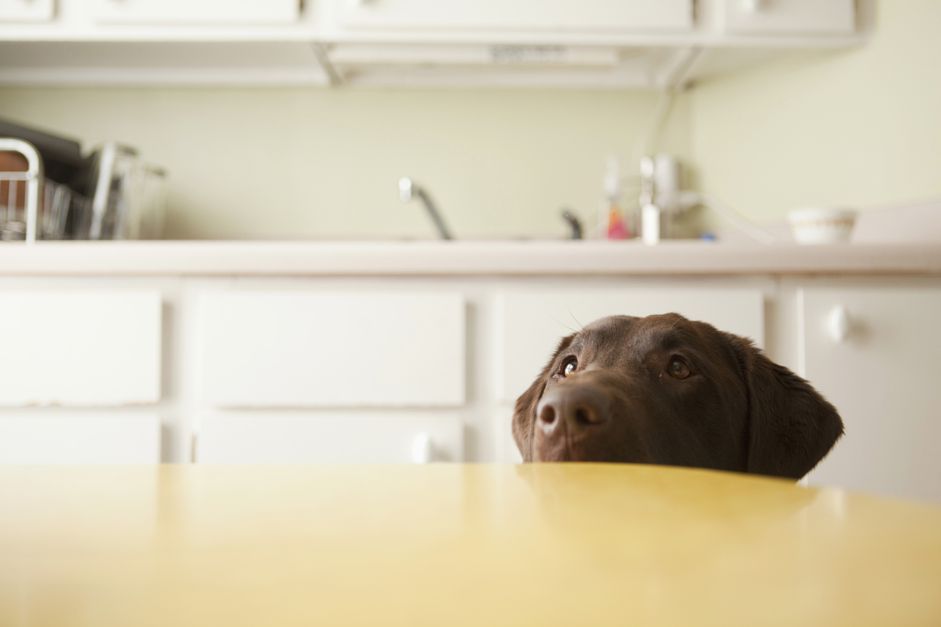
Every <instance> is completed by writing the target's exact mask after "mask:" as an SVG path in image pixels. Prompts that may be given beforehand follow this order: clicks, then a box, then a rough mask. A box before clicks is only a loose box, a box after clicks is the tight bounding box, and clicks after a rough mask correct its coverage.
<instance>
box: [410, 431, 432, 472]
mask: <svg viewBox="0 0 941 627" xmlns="http://www.w3.org/2000/svg"><path fill="white" fill-rule="evenodd" d="M430 461H431V436H430V435H429V434H427V433H424V432H422V433H419V434H418V435H416V436H415V439H414V440H412V463H415V464H427V463H428V462H430Z"/></svg>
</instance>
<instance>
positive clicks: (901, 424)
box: [801, 284, 941, 501]
mask: <svg viewBox="0 0 941 627" xmlns="http://www.w3.org/2000/svg"><path fill="white" fill-rule="evenodd" d="M801 298H802V305H801V316H802V321H801V322H802V327H803V333H802V340H801V344H802V349H803V352H804V357H803V362H804V367H803V370H804V375H805V376H806V377H807V378H808V379H809V380H810V381H811V383H813V385H814V386H815V387H816V388H817V389H818V390H820V391H821V393H823V395H824V396H826V397H827V399H828V400H830V402H832V403H833V404H834V405H835V406H836V407H837V408H838V409H839V411H840V414H841V415H842V417H843V421H844V423H845V425H846V435H845V436H844V437H843V438H842V439H841V440H840V441H839V442H837V444H836V446H835V447H834V449H833V451H831V453H830V455H829V456H827V458H826V459H824V461H823V462H822V463H821V464H820V466H819V467H818V468H816V469H815V470H814V471H813V473H812V474H811V475H810V477H809V480H810V483H813V484H820V485H837V486H841V487H847V488H853V489H859V490H866V491H872V492H877V493H882V494H887V495H893V496H904V497H916V498H927V499H933V500H936V501H941V455H939V453H938V443H939V442H941V385H938V384H937V373H936V371H937V366H938V358H939V356H941V330H939V326H938V321H939V320H941V286H939V285H937V284H934V285H931V286H912V287H837V288H831V287H822V286H821V287H808V288H806V289H804V290H803V292H802V294H801Z"/></svg>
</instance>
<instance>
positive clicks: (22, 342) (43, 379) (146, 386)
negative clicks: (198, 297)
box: [0, 290, 161, 406]
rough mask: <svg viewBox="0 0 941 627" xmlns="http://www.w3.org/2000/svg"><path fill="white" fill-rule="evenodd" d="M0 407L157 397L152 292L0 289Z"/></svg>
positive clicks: (157, 328)
mask: <svg viewBox="0 0 941 627" xmlns="http://www.w3.org/2000/svg"><path fill="white" fill-rule="evenodd" d="M0 328H2V329H3V330H4V335H3V343H2V345H0V382H2V384H0V405H7V406H25V405H73V406H74V405H84V406H88V405H97V406H104V405H129V404H140V403H154V402H156V401H158V400H159V398H160V344H161V297H160V294H159V293H158V292H98V291H66V290H62V291H54V292H50V291H22V292H6V293H3V294H0Z"/></svg>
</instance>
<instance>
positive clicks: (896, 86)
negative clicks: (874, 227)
mask: <svg viewBox="0 0 941 627" xmlns="http://www.w3.org/2000/svg"><path fill="white" fill-rule="evenodd" d="M876 19H877V23H876V30H875V34H874V37H873V38H872V40H871V41H870V42H869V43H868V44H867V45H865V46H864V47H861V48H859V49H854V50H851V51H840V52H836V53H826V54H820V55H814V56H813V57H810V58H806V57H802V58H801V59H800V60H791V61H786V62H779V63H776V64H773V65H771V66H768V65H764V66H761V68H760V69H755V70H752V71H749V72H746V73H743V74H739V75H735V76H730V77H725V78H721V79H717V80H713V81H708V82H705V83H704V84H700V85H697V86H696V87H695V88H694V89H693V90H692V91H691V92H689V94H688V98H689V100H690V103H688V104H689V106H690V112H691V122H690V128H691V130H692V136H691V138H690V147H691V150H692V152H691V155H692V158H693V162H694V163H695V164H696V169H697V172H698V176H697V180H698V184H699V186H700V187H701V188H702V190H703V191H705V192H707V193H710V194H713V195H715V196H717V197H719V198H721V199H722V200H723V201H724V202H725V203H726V204H729V205H732V206H733V207H735V208H737V209H739V210H740V211H742V212H744V213H746V214H748V215H750V216H752V217H755V218H758V219H773V218H778V217H781V216H783V215H784V213H785V212H786V211H787V210H788V209H789V208H793V207H798V206H802V205H811V204H815V203H816V204H824V205H848V206H853V207H858V208H867V207H873V206H879V205H891V204H903V203H906V202H909V201H915V200H919V199H929V198H934V197H941V2H939V1H938V0H882V1H881V2H879V3H878V6H877V16H876Z"/></svg>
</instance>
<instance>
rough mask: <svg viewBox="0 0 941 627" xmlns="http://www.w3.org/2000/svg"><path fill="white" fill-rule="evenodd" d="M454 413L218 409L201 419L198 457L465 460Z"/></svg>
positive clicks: (207, 460) (249, 461) (217, 460)
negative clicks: (284, 411) (304, 412)
mask: <svg viewBox="0 0 941 627" xmlns="http://www.w3.org/2000/svg"><path fill="white" fill-rule="evenodd" d="M463 441H464V440H463V426H462V424H461V421H460V420H459V419H458V418H457V417H456V416H454V415H440V414H435V415H428V414H417V413H416V414H402V413H388V414H361V413H355V414H335V415H325V414H296V413H292V414H284V413H271V414H260V413H257V412H253V413H242V412H239V413H229V414H225V413H218V414H208V415H204V416H202V417H201V419H200V421H199V432H198V439H197V444H196V460H197V461H199V462H202V463H224V464H299V463H424V462H431V461H461V459H462V458H463V448H464V446H463Z"/></svg>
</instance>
